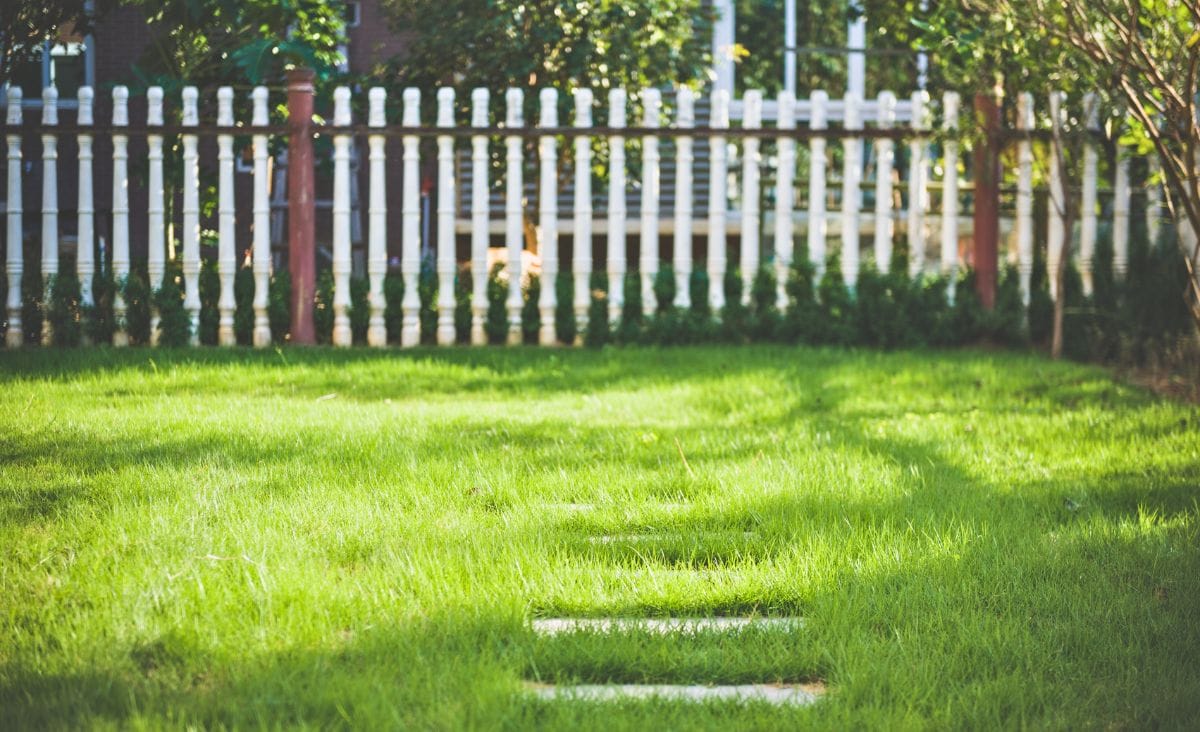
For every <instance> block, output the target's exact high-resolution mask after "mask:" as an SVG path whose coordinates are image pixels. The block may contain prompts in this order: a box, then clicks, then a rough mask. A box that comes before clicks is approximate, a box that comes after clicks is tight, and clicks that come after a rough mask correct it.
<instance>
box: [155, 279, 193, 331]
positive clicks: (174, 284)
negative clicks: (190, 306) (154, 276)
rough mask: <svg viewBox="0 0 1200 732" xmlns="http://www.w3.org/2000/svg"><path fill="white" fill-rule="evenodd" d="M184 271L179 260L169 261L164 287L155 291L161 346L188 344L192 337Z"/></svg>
mask: <svg viewBox="0 0 1200 732" xmlns="http://www.w3.org/2000/svg"><path fill="white" fill-rule="evenodd" d="M182 282H183V272H182V270H181V269H180V266H179V262H178V261H177V260H172V261H170V262H167V270H166V276H165V277H163V284H162V287H160V288H158V292H156V293H154V304H155V306H156V307H157V308H158V344H159V345H160V346H175V347H178V346H186V345H187V344H188V341H189V339H190V337H191V331H192V324H191V319H190V318H189V317H188V313H187V310H185V309H184V307H183V287H182V284H181V283H182Z"/></svg>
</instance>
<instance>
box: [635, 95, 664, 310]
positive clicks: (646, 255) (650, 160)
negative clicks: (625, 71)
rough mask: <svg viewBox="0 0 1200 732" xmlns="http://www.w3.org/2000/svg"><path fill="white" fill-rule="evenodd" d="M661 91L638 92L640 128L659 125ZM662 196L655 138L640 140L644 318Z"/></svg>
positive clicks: (650, 298) (650, 302)
mask: <svg viewBox="0 0 1200 732" xmlns="http://www.w3.org/2000/svg"><path fill="white" fill-rule="evenodd" d="M661 109H662V92H660V91H659V90H658V89H646V90H644V91H643V92H642V126H643V127H658V126H659V124H661V119H660V116H661V115H660V112H661ZM661 193H662V180H661V178H660V174H659V154H658V137H657V136H656V135H644V136H643V137H642V212H641V213H642V218H641V224H642V226H641V262H640V264H639V266H638V274H639V276H640V279H641V286H642V307H643V308H644V310H645V312H646V314H647V315H649V314H653V313H654V311H655V309H656V307H657V302H656V299H655V297H654V277H655V275H657V274H658V201H659V196H660V195H661Z"/></svg>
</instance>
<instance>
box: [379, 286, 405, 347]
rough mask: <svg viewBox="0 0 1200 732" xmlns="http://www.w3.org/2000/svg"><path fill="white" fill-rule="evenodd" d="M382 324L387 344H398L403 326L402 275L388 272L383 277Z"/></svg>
mask: <svg viewBox="0 0 1200 732" xmlns="http://www.w3.org/2000/svg"><path fill="white" fill-rule="evenodd" d="M383 299H384V301H385V302H384V306H383V324H384V327H385V328H387V338H388V343H399V342H400V328H401V327H402V326H403V325H404V275H402V274H400V273H399V272H388V273H387V274H386V275H384V276H383Z"/></svg>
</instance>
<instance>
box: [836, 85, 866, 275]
mask: <svg viewBox="0 0 1200 732" xmlns="http://www.w3.org/2000/svg"><path fill="white" fill-rule="evenodd" d="M861 107H862V100H861V99H859V98H858V95H856V94H847V95H846V101H845V115H846V116H845V119H844V120H843V122H842V124H843V126H844V127H845V129H846V132H847V134H848V135H851V136H849V137H846V138H844V139H843V140H842V159H843V163H844V165H843V167H842V221H841V231H840V235H841V238H842V278H843V279H844V280H845V282H846V287H849V288H851V289H853V288H854V287H855V286H856V285H857V284H858V265H859V251H858V249H859V224H860V222H859V212H860V210H861V207H862V138H860V137H857V136H853V133H854V132H855V131H857V130H861V129H862V126H863V124H862V113H861Z"/></svg>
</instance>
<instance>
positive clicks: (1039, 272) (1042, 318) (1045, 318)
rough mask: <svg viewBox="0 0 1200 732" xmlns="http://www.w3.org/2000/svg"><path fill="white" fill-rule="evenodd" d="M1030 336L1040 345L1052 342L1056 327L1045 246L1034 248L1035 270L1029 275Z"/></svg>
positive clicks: (1027, 315) (1027, 314)
mask: <svg viewBox="0 0 1200 732" xmlns="http://www.w3.org/2000/svg"><path fill="white" fill-rule="evenodd" d="M1026 318H1027V320H1028V322H1029V338H1030V340H1032V341H1033V342H1034V343H1036V344H1039V345H1043V346H1045V345H1048V344H1049V343H1050V335H1051V331H1052V330H1053V328H1054V300H1052V299H1051V298H1050V275H1049V273H1048V272H1046V251H1045V247H1035V248H1034V250H1033V272H1032V273H1030V276H1029V308H1028V312H1027V313H1026Z"/></svg>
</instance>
